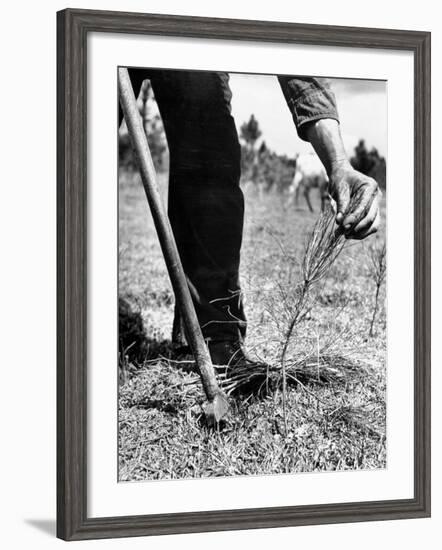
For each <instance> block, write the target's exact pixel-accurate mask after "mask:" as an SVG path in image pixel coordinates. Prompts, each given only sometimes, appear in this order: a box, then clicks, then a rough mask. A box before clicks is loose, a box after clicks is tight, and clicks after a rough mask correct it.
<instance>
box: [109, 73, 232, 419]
mask: <svg viewBox="0 0 442 550" xmlns="http://www.w3.org/2000/svg"><path fill="white" fill-rule="evenodd" d="M118 86H119V93H120V102H121V107H122V109H123V113H124V118H125V120H126V124H127V129H128V132H129V137H130V140H131V143H132V147H133V149H134V151H135V155H136V159H137V163H138V168H139V171H140V175H141V180H142V182H143V186H144V191H145V192H146V197H147V200H148V202H149V206H150V210H151V212H152V217H153V220H154V224H155V228H156V231H157V234H158V238H159V241H160V245H161V248H162V251H163V255H164V259H165V261H166V266H167V270H168V272H169V277H170V280H171V283H172V287H173V290H174V293H175V298H176V301H177V304H178V307H179V309H180V312H181V315H182V318H183V322H184V326H185V330H186V336H187V341H188V343H189V345H190V347H191V349H192V352H193V355H194V357H195V362H196V365H197V368H198V370H199V373H200V376H201V380H202V383H203V387H204V391H205V393H206V396H207V398H208V400H209V401H210V402H213V401H214V400H215V398H216V400H215V405H216V406H215V409H216V410H215V413H214V415H215V416H219V414H220V413H222V414H221V417H222V416H224V414H225V413H226V412H227V400H226V398H225V397H224V395H223V394H222V392H221V390H220V388H219V386H218V382H217V380H216V376H215V371H214V369H213V365H212V361H211V359H210V355H209V351H208V349H207V346H206V344H205V342H204V338H203V334H202V332H201V328H200V326H199V323H198V319H197V316H196V312H195V308H194V305H193V302H192V298H191V296H190V292H189V287H188V285H187V281H186V276H185V274H184V270H183V266H182V264H181V260H180V257H179V254H178V249H177V246H176V243H175V238H174V235H173V232H172V228H171V225H170V221H169V218H168V216H167V214H166V211H165V209H164V205H163V202H162V200H161V196H160V192H159V190H158V185H157V178H156V172H155V167H154V164H153V161H152V156H151V154H150V150H149V145H148V143H147V138H146V134H145V132H144V129H143V123H142V120H141V116H140V113H139V111H138V107H137V104H136V100H135V95H134V91H133V88H132V84H131V81H130V78H129V73H128V71H127V69H126V68H121V67H120V68H119V69H118ZM224 401H225V406H224ZM211 408H213V407H209V415H210V414H212V413H211V412H210V411H211ZM224 409H226V410H224ZM218 420H219V419H216V421H218Z"/></svg>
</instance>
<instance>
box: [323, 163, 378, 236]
mask: <svg viewBox="0 0 442 550" xmlns="http://www.w3.org/2000/svg"><path fill="white" fill-rule="evenodd" d="M329 193H330V195H331V197H332V198H333V199H334V200H335V201H336V223H337V224H338V225H339V226H340V227H341V228H342V230H343V231H344V234H345V236H346V238H348V239H365V237H368V236H369V235H371V234H373V233H376V231H377V230H378V228H379V224H380V213H379V198H380V196H381V192H380V190H379V186H378V184H377V183H376V181H375V180H374V179H373V178H370V177H368V176H365V175H364V174H361V173H360V172H358V171H357V170H355V169H354V168H353V167H352V166H351V165H350V163H349V162H348V161H347V160H345V161H341V162H339V163H336V164H335V165H332V167H331V170H330V173H329Z"/></svg>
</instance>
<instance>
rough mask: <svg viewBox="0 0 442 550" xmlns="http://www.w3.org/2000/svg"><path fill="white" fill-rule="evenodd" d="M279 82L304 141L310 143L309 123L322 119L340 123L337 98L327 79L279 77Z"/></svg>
mask: <svg viewBox="0 0 442 550" xmlns="http://www.w3.org/2000/svg"><path fill="white" fill-rule="evenodd" d="M278 80H279V84H280V85H281V89H282V92H283V94H284V97H285V99H286V101H287V105H288V108H289V109H290V112H291V114H292V116H293V120H294V122H295V126H296V130H297V132H298V135H299V137H300V138H301V139H302V140H304V141H308V140H307V138H306V135H305V131H306V129H307V125H308V123H309V122H313V121H315V120H320V119H321V118H332V119H334V120H337V121H338V122H339V115H338V108H337V105H336V98H335V95H334V93H333V91H332V90H331V87H330V83H329V81H328V80H327V79H326V78H315V77H307V76H288V75H278Z"/></svg>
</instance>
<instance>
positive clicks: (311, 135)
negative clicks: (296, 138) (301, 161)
mask: <svg viewBox="0 0 442 550" xmlns="http://www.w3.org/2000/svg"><path fill="white" fill-rule="evenodd" d="M305 135H306V137H307V139H308V141H310V143H311V144H312V146H313V148H314V150H315V151H316V153H317V155H318V157H319V158H320V159H321V162H322V164H323V165H324V167H325V169H326V171H327V174H328V177H330V175H331V173H332V172H333V170H334V169H336V168H337V167H338V166H340V165H343V164H346V163H347V164H348V162H349V161H348V157H347V154H346V152H345V148H344V143H343V141H342V137H341V132H340V129H339V123H338V122H337V121H336V120H333V119H331V118H323V119H320V120H316V121H314V122H311V123H310V124H308V127H307V128H306V131H305Z"/></svg>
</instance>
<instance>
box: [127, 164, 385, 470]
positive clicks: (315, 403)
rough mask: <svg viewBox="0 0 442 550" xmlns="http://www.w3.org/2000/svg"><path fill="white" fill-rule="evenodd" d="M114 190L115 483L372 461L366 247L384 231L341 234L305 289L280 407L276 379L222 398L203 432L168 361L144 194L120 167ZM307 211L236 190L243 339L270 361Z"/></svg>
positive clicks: (376, 352)
mask: <svg viewBox="0 0 442 550" xmlns="http://www.w3.org/2000/svg"><path fill="white" fill-rule="evenodd" d="M165 180H166V178H165V177H164V176H162V178H161V186H162V188H163V190H164V191H165V187H166V184H165ZM119 197H120V203H119V224H120V225H119V236H120V242H119V297H120V331H121V332H120V336H121V339H120V340H121V345H122V346H123V347H124V349H125V352H124V353H122V354H121V358H120V367H121V368H120V372H121V373H122V375H121V385H120V394H119V478H120V480H121V481H134V480H145V479H171V478H174V479H176V478H194V477H206V476H229V475H243V474H249V475H250V474H271V473H288V472H290V473H293V472H311V471H327V470H328V471H330V470H346V469H350V470H354V469H373V468H383V467H385V464H386V434H385V389H386V364H385V358H386V311H385V289H384V288H381V292H380V301H379V304H380V307H379V310H378V312H377V316H376V320H375V323H374V327H373V335H372V336H371V335H370V323H371V318H372V314H373V308H374V300H375V291H376V287H375V282H374V280H373V277H372V275H371V266H370V260H369V250H368V248H369V247H370V246H371V247H373V246H376V247H380V246H381V245H382V243H383V242H384V240H385V227H382V229H381V231H380V232H379V234H378V235H377V236H376V237H371V238H370V239H368V241H369V242H362V243H361V242H356V243H354V242H352V243H348V245H347V246H346V247H345V249H344V250H343V252H342V253H341V255H340V256H339V257H338V259H337V260H336V262H335V263H334V264H333V266H332V267H331V268H330V270H329V271H328V273H327V275H326V277H325V278H324V279H323V280H322V281H321V283H320V285H319V286H318V287H317V288H316V291H315V293H314V296H313V301H312V304H313V305H312V308H311V309H310V310H309V312H308V315H307V316H306V318H305V319H304V321H303V322H302V323H301V324H300V325H299V326H298V327H297V329H296V332H295V334H294V337H293V339H292V341H291V343H290V346H289V350H288V358H289V359H290V360H292V361H295V360H298V361H299V366H298V368H297V370H296V380H293V379H292V380H291V382H293V383H290V384H288V387H287V392H286V399H285V401H286V403H285V407H283V392H282V389H281V384H280V383H278V381H277V383H276V384H273V385H272V386H271V387H270V388H269V391H268V392H267V394H260V395H257V394H253V395H248V396H244V395H243V396H242V397H236V398H232V406H233V413H232V414H231V416H230V417H229V419H228V420H227V422H226V423H225V424H224V425H223V426H221V427H220V428H219V429H218V430H211V429H208V428H207V427H206V425H205V423H204V418H203V416H202V411H201V403H202V401H203V397H204V396H203V392H202V389H201V385H200V384H199V381H198V378H197V376H196V374H195V372H194V370H193V369H192V364H191V363H189V362H177V361H175V359H176V358H175V356H174V353H173V350H172V349H171V345H170V333H171V326H172V318H173V303H174V300H173V294H172V289H171V286H170V284H169V281H168V277H167V272H166V268H165V264H164V261H163V259H162V255H161V251H160V248H159V245H158V242H157V238H156V235H155V231H154V228H153V224H152V221H151V217H150V214H149V212H148V206H147V202H146V199H145V197H144V191H143V189H142V186H141V184H140V182H139V180H138V178H137V177H136V176H134V175H133V174H131V173H130V172H122V173H121V176H120V195H119ZM384 210H385V208H384ZM317 216H318V204H317V203H316V213H314V214H310V213H309V212H308V211H307V208H306V207H305V205H304V204H303V203H301V205H300V208H298V209H295V207H294V206H293V205H291V206H289V207H287V205H286V204H285V199H284V198H283V197H282V196H281V195H279V194H276V193H275V194H272V193H269V194H266V195H264V196H260V195H259V194H258V193H256V191H255V190H254V189H250V188H249V189H248V190H247V192H246V221H245V232H244V242H243V252H242V259H241V261H242V265H241V279H242V287H243V292H244V297H245V305H246V312H247V315H248V320H249V327H250V328H249V333H248V338H247V345H248V348H249V349H250V351H251V354H252V355H253V354H254V355H256V356H257V357H261V358H263V359H265V360H267V361H269V362H271V363H272V364H273V362H277V361H278V357H279V355H280V349H281V345H282V342H283V341H284V328H285V327H284V325H283V323H282V325H281V319H282V318H283V315H282V312H283V308H284V299H285V298H284V296H285V294H284V293H285V292H286V291H287V290H290V289H291V288H292V287H293V285H294V284H295V283H296V281H299V277H300V274H301V272H300V260H301V259H302V255H303V250H304V246H305V241H306V238H307V234H308V232H309V231H311V228H312V227H313V224H314V222H315V219H316V218H317ZM287 304H289V303H288V302H287ZM287 304H285V305H287ZM286 309H289V307H287V308H286ZM315 357H317V358H318V359H319V360H318V361H316V359H315ZM323 357H328V358H329V360H328V364H327V368H326V369H325V368H324V369H323V367H322V359H323ZM299 358H301V360H299Z"/></svg>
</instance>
